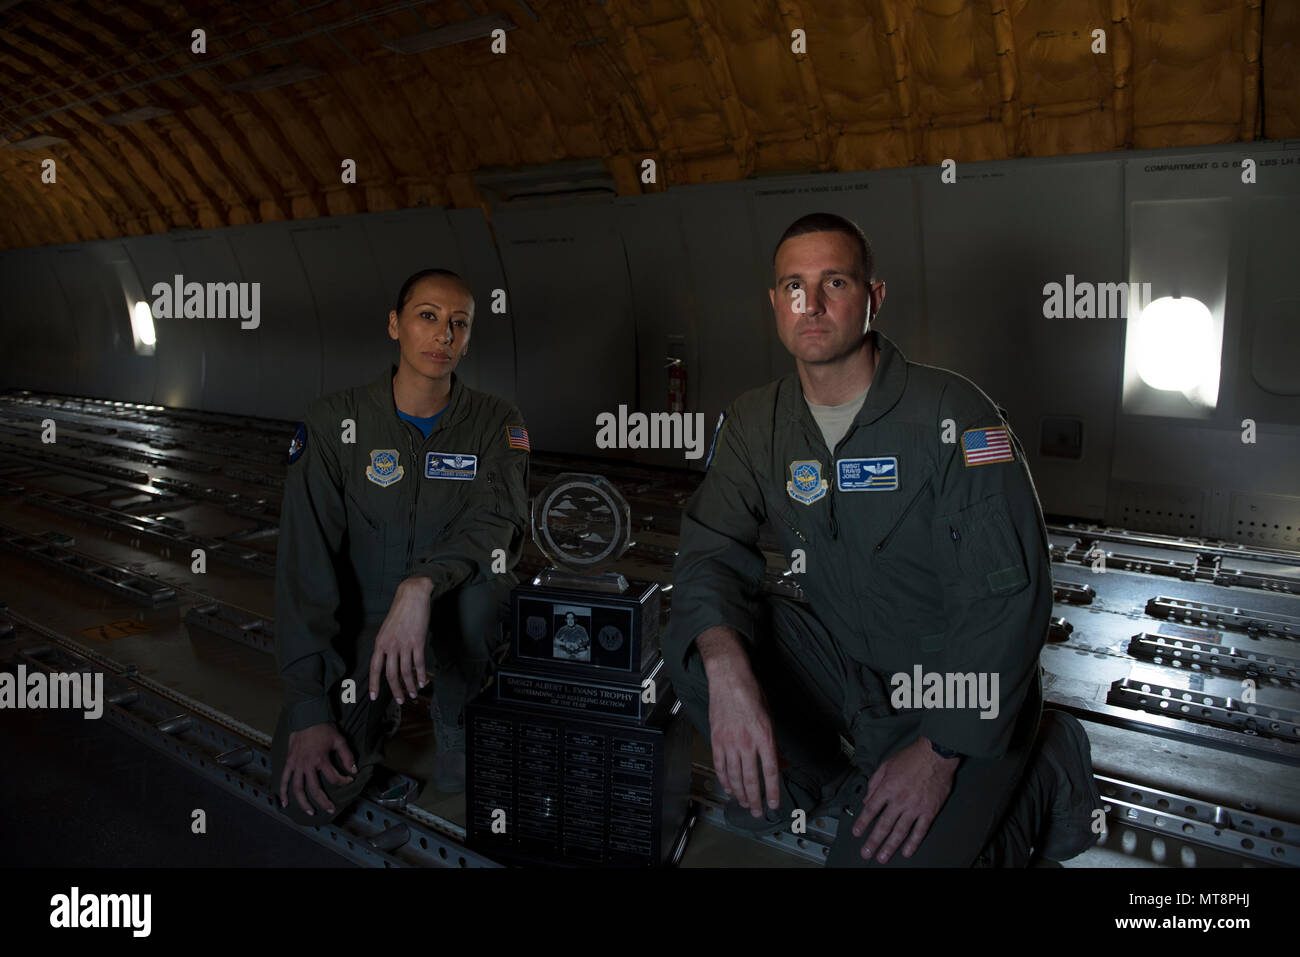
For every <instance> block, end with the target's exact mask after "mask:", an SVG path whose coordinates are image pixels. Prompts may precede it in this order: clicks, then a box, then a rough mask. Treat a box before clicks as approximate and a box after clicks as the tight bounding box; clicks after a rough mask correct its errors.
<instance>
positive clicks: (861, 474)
mask: <svg viewBox="0 0 1300 957" xmlns="http://www.w3.org/2000/svg"><path fill="white" fill-rule="evenodd" d="M835 487H836V488H837V489H839V490H840V491H841V492H893V491H895V490H897V488H898V456H897V455H878V456H876V457H875V458H870V459H837V460H836V462H835Z"/></svg>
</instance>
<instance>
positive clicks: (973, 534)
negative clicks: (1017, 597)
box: [945, 495, 1029, 597]
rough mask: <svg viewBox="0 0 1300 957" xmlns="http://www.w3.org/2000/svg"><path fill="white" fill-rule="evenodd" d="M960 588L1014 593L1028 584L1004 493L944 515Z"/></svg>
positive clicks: (981, 594) (974, 592) (1001, 594)
mask: <svg viewBox="0 0 1300 957" xmlns="http://www.w3.org/2000/svg"><path fill="white" fill-rule="evenodd" d="M945 521H946V522H947V524H948V529H947V531H948V540H949V547H950V548H951V549H952V552H953V555H954V559H955V563H956V567H957V571H958V574H959V580H960V582H961V584H962V587H963V590H964V591H966V592H967V593H968V594H970V595H971V596H972V597H986V596H997V597H1004V596H1007V595H1014V594H1015V593H1016V592H1018V591H1020V590H1021V589H1022V588H1024V587H1025V586H1026V585H1028V584H1029V573H1028V571H1027V570H1026V566H1025V555H1024V549H1022V548H1021V547H1020V539H1019V538H1018V537H1017V535H1016V530H1015V526H1014V525H1013V524H1012V522H1011V514H1010V511H1009V510H1008V508H1007V500H1006V498H1005V496H1002V495H993V496H990V497H989V498H986V499H983V500H981V501H979V502H975V503H974V504H972V505H968V506H966V507H965V508H963V509H961V510H959V511H957V512H954V513H952V514H950V515H947V516H945Z"/></svg>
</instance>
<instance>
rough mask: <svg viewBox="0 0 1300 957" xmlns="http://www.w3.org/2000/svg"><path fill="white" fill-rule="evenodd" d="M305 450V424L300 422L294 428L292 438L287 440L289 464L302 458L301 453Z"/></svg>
mask: <svg viewBox="0 0 1300 957" xmlns="http://www.w3.org/2000/svg"><path fill="white" fill-rule="evenodd" d="M305 451H307V426H305V425H303V424H302V423H299V424H298V428H297V429H296V430H294V433H293V438H291V439H290V440H289V464H290V465H292V464H293V463H294V462H297V461H298V460H299V459H300V458H302V453H303V452H305Z"/></svg>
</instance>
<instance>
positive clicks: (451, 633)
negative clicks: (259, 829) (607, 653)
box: [272, 269, 529, 824]
mask: <svg viewBox="0 0 1300 957" xmlns="http://www.w3.org/2000/svg"><path fill="white" fill-rule="evenodd" d="M473 318H474V299H473V296H472V295H471V294H470V291H469V289H468V287H466V285H465V283H464V282H463V281H462V280H461V279H460V278H459V277H458V276H456V274H455V273H451V272H448V271H446V270H437V269H435V270H425V271H424V272H421V273H416V274H415V275H414V276H412V277H411V278H410V279H408V280H407V282H406V283H405V284H404V286H403V287H402V290H401V292H400V293H399V295H398V301H397V308H396V309H394V310H393V311H392V312H391V313H390V314H389V320H388V334H389V336H390V337H391V338H392V339H394V340H396V341H397V342H398V344H399V347H400V349H399V361H398V365H397V366H396V367H395V368H392V367H390V368H389V369H386V370H385V371H384V372H383V373H382V374H381V375H380V376H379V377H378V378H377V379H375V380H374V381H373V382H372V383H370V384H369V385H366V386H361V387H358V388H354V389H348V390H345V391H343V392H338V393H335V394H333V395H328V396H325V397H324V398H321V399H318V400H317V401H315V402H313V403H312V405H311V406H310V408H309V409H308V412H307V417H306V420H305V422H304V423H303V424H302V425H300V426H299V427H298V431H297V433H296V434H295V436H294V439H293V442H292V444H291V446H290V455H289V468H288V473H287V476H286V479H285V488H284V503H283V507H282V513H281V518H280V544H279V549H278V554H277V567H276V596H275V609H276V611H275V617H276V622H275V638H276V660H277V662H278V664H279V668H280V674H281V676H282V678H283V680H284V684H285V697H286V700H285V705H284V709H283V711H282V712H281V715H280V720H279V724H278V725H277V727H276V731H275V738H274V744H273V746H272V780H273V781H274V782H275V786H276V788H277V790H278V791H279V794H280V803H281V807H282V808H284V809H285V810H286V811H287V812H288V814H289V815H290V817H292V818H293V819H294V820H296V821H299V822H300V823H311V824H320V823H322V818H324V819H325V820H329V819H331V818H333V817H334V816H335V815H336V814H337V813H338V812H339V811H341V810H342V809H343V808H344V807H346V806H347V805H348V804H349V803H351V802H352V800H354V799H355V798H356V797H357V795H359V794H360V793H361V791H362V789H363V788H364V787H365V785H366V783H367V781H368V780H369V778H370V776H371V773H372V771H373V769H374V766H375V765H376V764H378V763H379V762H380V760H381V759H382V752H383V743H384V740H385V739H386V737H387V736H389V735H391V734H392V733H393V732H394V731H395V730H396V719H397V717H398V715H399V714H400V705H401V703H402V702H403V701H404V700H406V699H408V698H410V699H414V698H415V697H416V694H417V692H418V690H419V689H420V688H422V687H423V686H424V685H426V684H427V683H428V677H427V670H426V661H428V662H429V663H430V664H432V663H434V662H436V665H437V668H436V670H435V673H434V708H433V719H434V727H435V737H436V743H437V748H438V752H437V756H436V758H435V762H434V769H433V785H434V787H436V788H437V789H438V790H440V791H445V792H457V791H463V790H464V788H465V783H464V781H465V732H464V718H463V709H464V706H465V704H466V702H467V700H468V699H469V698H471V697H472V696H473V695H474V694H476V693H477V692H478V691H479V690H480V689H481V688H482V687H483V686H484V684H485V683H486V682H487V679H488V677H489V674H490V669H491V667H492V663H493V657H494V655H495V654H496V653H497V652H498V650H499V649H500V647H501V645H502V643H503V636H502V627H501V625H502V621H503V620H504V616H503V614H502V613H503V611H505V609H506V607H507V606H508V599H509V592H510V588H511V586H512V585H513V575H512V574H510V569H512V568H513V567H514V565H515V564H516V562H517V561H518V560H519V555H520V552H521V550H522V547H523V540H524V529H525V528H526V524H527V517H526V515H527V470H528V453H529V440H528V433H527V431H526V429H525V428H524V422H523V418H522V417H521V416H520V414H519V411H518V410H517V409H516V408H514V407H513V406H512V405H510V403H508V402H505V401H504V400H502V399H499V398H497V397H495V396H492V395H488V394H486V393H483V392H478V391H476V390H474V389H470V388H468V387H467V386H465V385H464V384H463V383H462V382H461V381H460V380H459V379H458V378H457V377H456V375H455V373H454V370H455V368H456V365H457V363H459V361H460V360H461V358H462V357H463V356H464V355H465V351H466V348H467V347H468V344H469V336H470V326H471V323H472V322H473ZM347 679H350V681H348V680H347ZM334 758H337V763H335V761H334V760H333V759H334Z"/></svg>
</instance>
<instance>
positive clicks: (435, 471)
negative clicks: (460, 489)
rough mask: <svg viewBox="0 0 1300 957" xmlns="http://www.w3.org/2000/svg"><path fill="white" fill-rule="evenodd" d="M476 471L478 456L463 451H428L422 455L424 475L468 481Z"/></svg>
mask: <svg viewBox="0 0 1300 957" xmlns="http://www.w3.org/2000/svg"><path fill="white" fill-rule="evenodd" d="M477 473H478V456H477V455H466V454H465V453H463V452H430V453H429V454H428V455H426V456H425V457H424V477H425V478H431V479H454V480H455V481H458V482H468V481H470V479H472V478H473V477H474V476H475V475H476V474H477Z"/></svg>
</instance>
